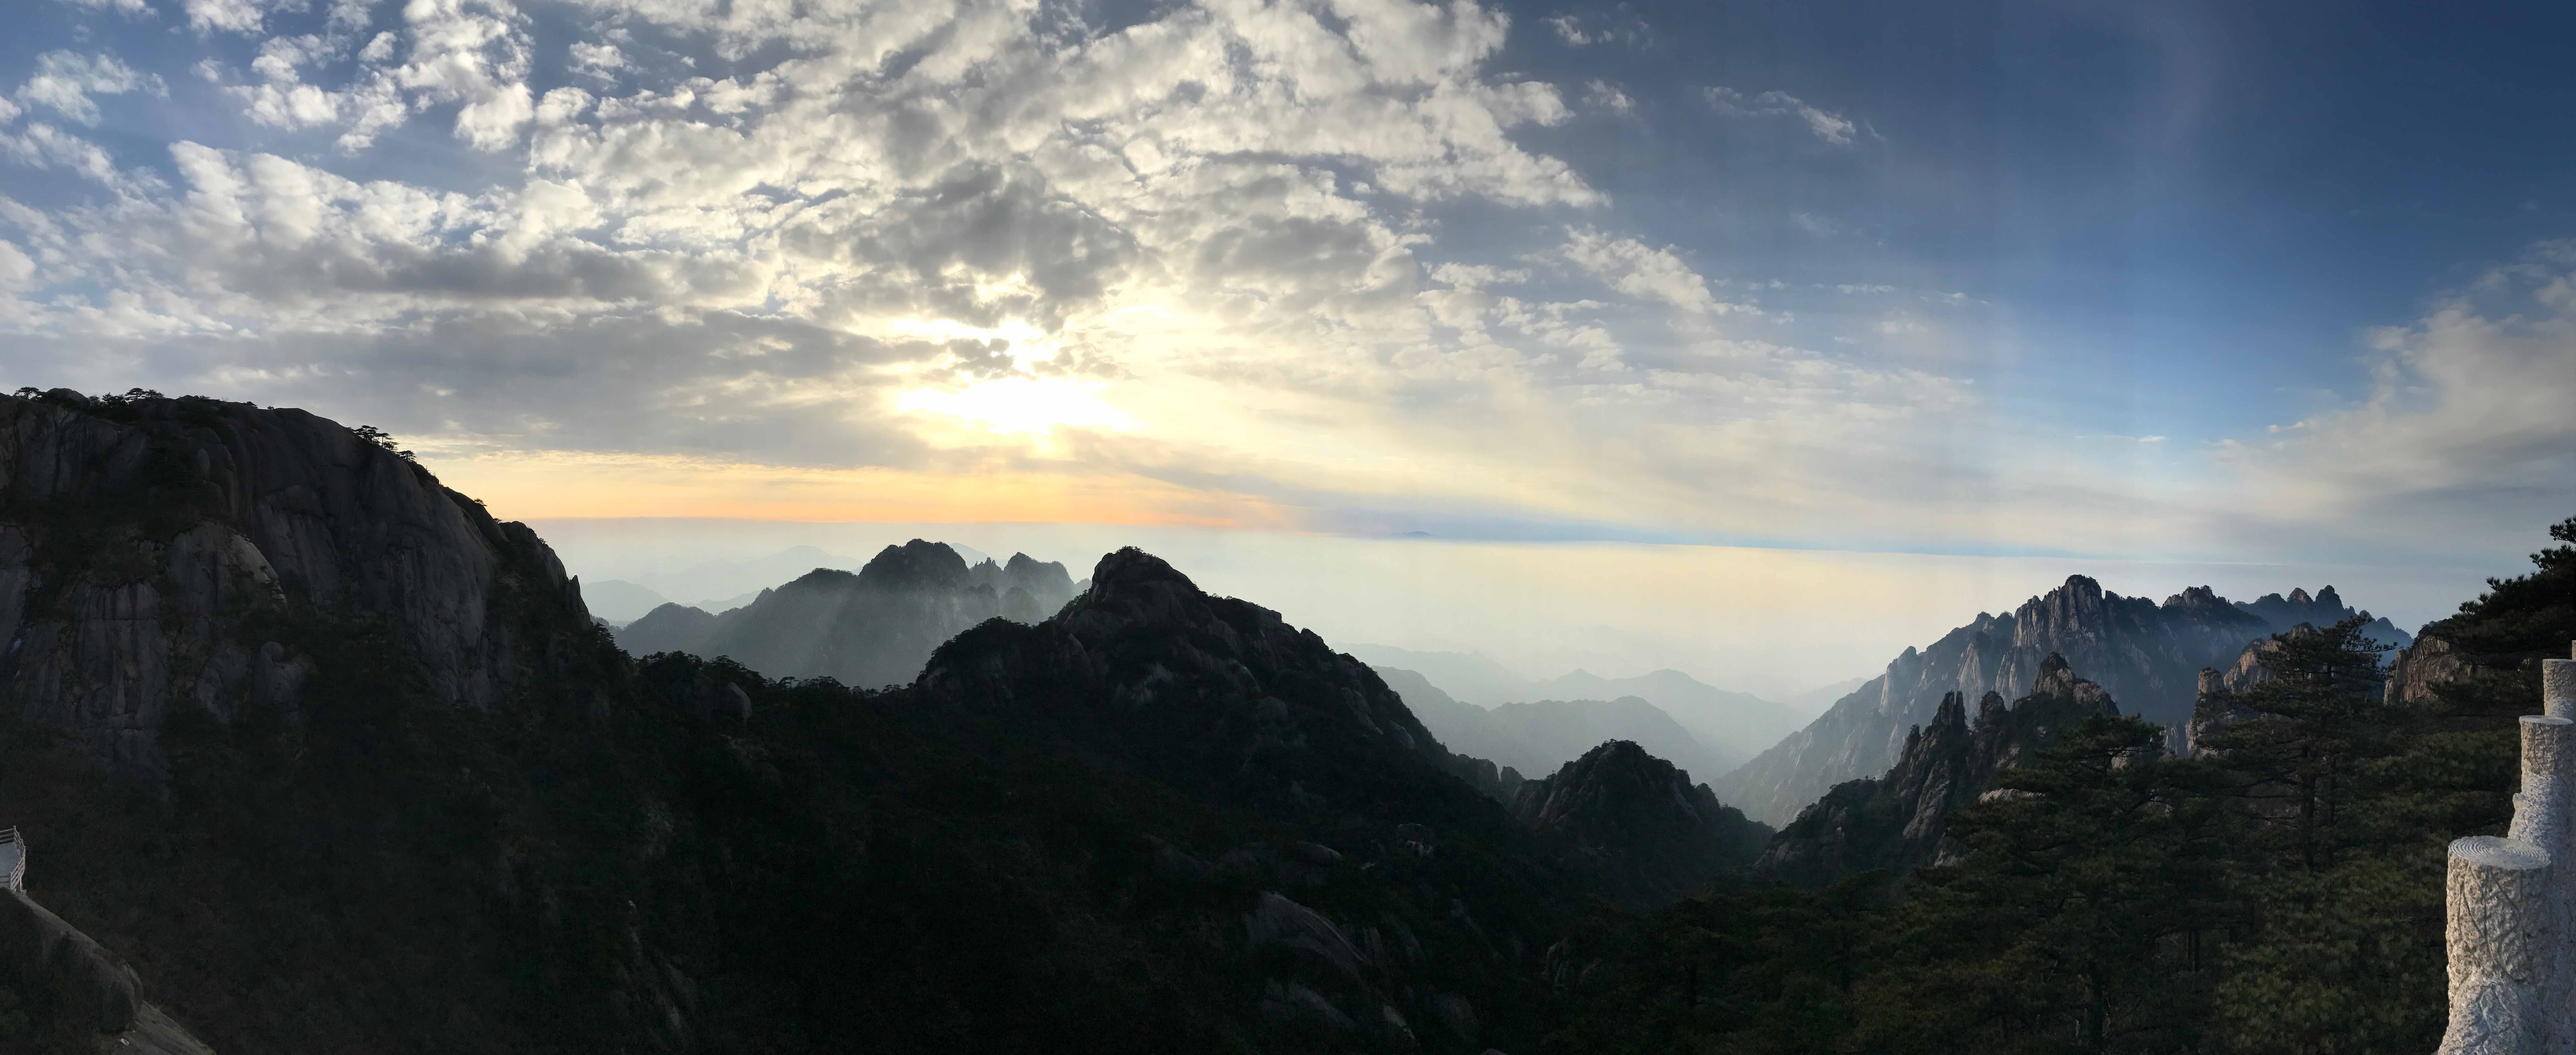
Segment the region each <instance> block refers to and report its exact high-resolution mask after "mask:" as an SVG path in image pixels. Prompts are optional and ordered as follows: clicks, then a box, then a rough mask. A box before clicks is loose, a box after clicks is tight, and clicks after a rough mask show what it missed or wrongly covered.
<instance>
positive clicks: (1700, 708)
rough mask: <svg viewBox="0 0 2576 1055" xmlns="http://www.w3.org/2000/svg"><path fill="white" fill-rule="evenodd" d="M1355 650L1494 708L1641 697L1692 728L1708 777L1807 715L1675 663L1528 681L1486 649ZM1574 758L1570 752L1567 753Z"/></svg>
mask: <svg viewBox="0 0 2576 1055" xmlns="http://www.w3.org/2000/svg"><path fill="white" fill-rule="evenodd" d="M1351 654H1352V655H1354V656H1358V657H1359V658H1360V661H1361V662H1363V663H1367V664H1368V665H1370V666H1372V667H1377V668H1379V669H1381V670H1383V669H1385V668H1388V667H1394V668H1398V669H1402V670H1411V671H1416V672H1418V673H1420V674H1421V675H1422V677H1423V678H1424V679H1425V680H1427V681H1428V682H1429V683H1430V684H1432V685H1436V686H1438V687H1439V688H1440V689H1441V690H1442V691H1443V692H1445V693H1447V694H1448V695H1449V696H1450V697H1452V698H1455V699H1457V700H1460V701H1463V702H1467V703H1472V704H1481V705H1483V706H1485V707H1489V708H1490V707H1498V706H1501V705H1502V704H1506V703H1527V702H1535V701H1541V700H1593V701H1609V700H1616V699H1618V698H1620V697H1623V696H1634V697H1637V698H1639V699H1642V700H1645V701H1646V702H1648V703H1651V704H1653V705H1655V707H1656V708H1657V709H1659V710H1661V711H1663V713H1664V714H1666V715H1668V716H1670V717H1671V719H1672V720H1673V721H1674V722H1677V723H1679V724H1680V725H1681V727H1682V728H1683V729H1686V730H1688V731H1689V733H1690V738H1691V740H1692V741H1693V742H1694V743H1695V744H1696V745H1698V748H1699V752H1700V753H1699V754H1698V755H1697V757H1698V758H1699V759H1700V760H1701V761H1702V762H1703V763H1704V764H1705V768H1704V769H1703V770H1702V771H1703V772H1705V773H1707V774H1708V775H1710V776H1714V775H1716V774H1717V773H1720V772H1723V771H1725V770H1728V769H1732V768H1734V767H1735V766H1737V765H1739V764H1741V763H1742V762H1743V761H1744V760H1745V759H1748V758H1751V757H1753V756H1754V755H1755V754H1756V753H1758V752H1760V751H1762V750H1763V749H1764V748H1767V747H1770V746H1771V745H1772V744H1775V743H1778V742H1779V741H1780V738H1781V737H1784V736H1787V735H1789V734H1790V733H1791V732H1794V731H1796V730H1797V728H1798V726H1799V725H1800V724H1801V722H1802V721H1803V720H1804V719H1803V717H1802V716H1801V715H1799V714H1798V713H1796V712H1794V711H1791V710H1789V709H1788V708H1785V707H1782V706H1780V705H1779V704H1776V703H1772V702H1771V701H1769V700H1765V699H1762V698H1761V697H1758V696H1750V695H1746V694H1744V693H1740V692H1729V691H1727V690H1725V689H1720V688H1716V687H1714V686H1710V685H1707V684H1704V683H1702V682H1700V681H1699V680H1698V679H1696V678H1693V677H1691V676H1690V675H1688V674H1684V673H1682V672H1681V671H1678V670H1658V671H1655V672H1653V673H1651V674H1641V675H1638V676H1636V677H1631V678H1605V677H1601V676H1600V675H1597V674H1593V673H1591V672H1589V671H1582V670H1577V671H1572V672H1570V673H1567V674H1564V675H1561V676H1559V677H1555V678H1551V679H1548V680H1546V681H1531V680H1529V679H1527V678H1523V677H1521V676H1520V675H1518V674H1514V673H1512V672H1511V671H1510V670H1508V669H1506V668H1504V667H1503V665H1502V664H1499V663H1496V662H1494V661H1493V660H1491V659H1488V658H1486V657H1485V655H1484V653H1481V652H1416V651H1412V650H1409V649H1401V648H1391V647H1388V646H1385V645H1354V646H1352V647H1351ZM1639 733H1640V734H1641V735H1646V736H1648V737H1649V739H1647V740H1643V741H1640V742H1642V743H1645V744H1647V747H1648V749H1649V750H1653V751H1656V752H1658V753H1661V752H1662V751H1664V750H1665V749H1666V748H1667V747H1668V746H1671V745H1665V744H1659V743H1657V742H1655V741H1654V740H1653V739H1651V737H1652V735H1653V734H1651V733H1645V732H1644V730H1639ZM1597 743H1600V741H1599V740H1594V741H1592V742H1591V743H1587V744H1583V745H1581V749H1580V750H1578V751H1576V752H1575V754H1580V753H1581V752H1582V751H1588V750H1591V749H1592V745H1593V744H1597ZM1551 753H1552V752H1551ZM1572 757H1574V755H1573V754H1569V755H1565V756H1564V758H1572ZM1560 761H1561V759H1556V758H1550V759H1548V760H1547V764H1548V766H1550V767H1553V766H1555V765H1556V764H1558V762H1560Z"/></svg>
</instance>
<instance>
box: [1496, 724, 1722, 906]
mask: <svg viewBox="0 0 2576 1055" xmlns="http://www.w3.org/2000/svg"><path fill="white" fill-rule="evenodd" d="M1512 813H1513V815H1515V816H1517V817H1519V818H1520V819H1521V821H1522V822H1523V823H1525V824H1528V825H1529V826H1530V827H1531V828H1532V829H1533V830H1535V831H1537V832H1538V833H1540V834H1541V835H1545V836H1549V837H1552V838H1556V839H1561V840H1563V841H1565V842H1566V843H1567V844H1569V845H1571V846H1572V847H1573V848H1574V850H1575V852H1576V853H1579V854H1581V855H1582V856H1583V857H1584V858H1585V859H1586V860H1588V861H1591V862H1592V863H1593V864H1594V865H1595V866H1597V867H1598V868H1599V869H1600V870H1601V873H1602V875H1603V876H1604V878H1605V882H1606V885H1607V886H1608V889H1609V891H1610V893H1611V896H1612V897H1613V899H1615V900H1617V901H1619V902H1620V903H1622V904H1624V905H1627V906H1629V907H1631V908H1640V909H1649V908H1656V907H1659V906H1662V905H1665V904H1669V903H1671V902H1673V901H1675V900H1677V899H1679V898H1681V897H1683V896H1686V895H1688V894H1690V893H1692V892H1693V891H1696V890H1698V889H1700V888H1702V887H1704V886H1707V885H1708V883H1709V881H1710V880H1712V879H1715V878H1716V877H1717V876H1718V875H1719V873H1722V872H1726V871H1729V870H1733V869H1738V868H1742V867H1744V866H1745V865H1747V864H1749V863H1751V862H1752V861H1753V859H1754V856H1755V855H1756V854H1759V853H1761V852H1762V846H1763V844H1764V843H1765V842H1767V841H1768V840H1769V839H1770V837H1771V829H1770V828H1769V827H1768V826H1765V825H1763V824H1760V823H1757V822H1755V821H1750V820H1746V819H1745V817H1744V814H1743V812H1742V811H1740V810H1737V809H1735V808H1733V807H1731V806H1726V805H1722V804H1720V803H1719V802H1718V801H1717V796H1716V795H1715V794H1713V793H1711V792H1710V791H1709V789H1708V785H1706V784H1692V783H1691V782H1690V774H1689V773H1687V772H1684V771H1682V770H1680V769H1676V768H1674V766H1673V764H1672V763H1670V762H1667V761H1664V760H1663V759H1660V758H1656V757H1655V756H1654V755H1652V754H1650V753H1648V752H1647V751H1646V749H1644V748H1642V747H1639V746H1637V745H1636V744H1634V743H1631V742H1629V741H1626V740H1613V741H1611V742H1609V743H1605V744H1602V745H1601V746H1599V747H1596V748H1593V749H1592V750H1591V751H1588V752H1586V753H1584V755H1583V757H1581V758H1578V759H1575V760H1574V761H1572V762H1568V763H1566V764H1565V766H1564V768H1562V769H1559V770H1557V771H1556V773H1555V774H1554V775H1552V776H1549V777H1548V778H1547V779H1545V780H1534V781H1531V782H1529V783H1527V784H1523V785H1521V790H1520V795H1519V796H1518V797H1517V798H1516V799H1515V800H1514V801H1513V803H1512Z"/></svg>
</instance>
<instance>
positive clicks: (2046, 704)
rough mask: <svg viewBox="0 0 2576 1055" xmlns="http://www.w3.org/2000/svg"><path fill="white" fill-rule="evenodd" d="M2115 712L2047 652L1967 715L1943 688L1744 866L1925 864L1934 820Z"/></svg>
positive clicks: (1772, 873)
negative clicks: (1922, 717)
mask: <svg viewBox="0 0 2576 1055" xmlns="http://www.w3.org/2000/svg"><path fill="white" fill-rule="evenodd" d="M2119 713H2120V710H2119V707H2118V706H2117V705H2116V704H2114V703H2113V702H2112V700H2111V697H2110V695H2109V694H2108V693H2106V692H2104V691H2103V690H2102V686H2100V685H2097V684H2094V683H2093V682H2090V681H2086V680H2084V679H2082V678H2079V677H2076V676H2075V674H2074V672H2073V671H2072V670H2070V669H2069V668H2068V667H2067V664H2066V660H2065V658H2064V657H2061V656H2059V655H2057V654H2056V653H2054V652H2052V653H2049V655H2048V657H2047V658H2045V659H2042V660H2041V661H2040V663H2039V671H2038V674H2037V675H2036V676H2035V677H2034V678H2033V679H2032V681H2031V686H2030V692H2029V694H2028V695H2025V696H2023V697H2022V698H2020V699H2018V700H2014V701H2013V702H2011V703H2010V704H2006V703H2005V702H2004V700H2003V697H2002V695H2000V694H1998V693H1993V692H1989V693H1987V694H1985V696H1984V698H1982V699H1980V700H1978V701H1977V716H1976V719H1975V721H1974V723H1973V724H1971V722H1970V720H1969V718H1968V714H1967V706H1966V703H1965V701H1964V699H1962V697H1961V696H1960V695H1959V694H1958V693H1956V692H1952V693H1947V694H1944V695H1943V697H1942V699H1941V705H1940V707H1939V709H1937V710H1936V711H1934V712H1933V715H1932V721H1931V722H1929V723H1927V724H1925V725H1921V726H1917V727H1915V728H1913V729H1912V730H1909V731H1908V732H1907V733H1906V737H1905V749H1904V751H1903V752H1901V753H1900V754H1898V756H1897V759H1896V764H1895V765H1894V766H1892V767H1889V769H1888V771H1887V774H1886V775H1885V776H1883V777H1879V778H1876V779H1862V780H1853V781H1846V782H1844V783H1842V784H1838V785H1835V786H1834V789H1833V790H1832V791H1828V792H1826V793H1825V796H1824V797H1823V798H1821V799H1818V800H1816V802H1815V803H1814V804H1812V805H1810V806H1808V807H1807V808H1806V809H1804V810H1801V811H1799V813H1798V818H1797V819H1796V820H1794V821H1791V822H1789V824H1788V825H1787V826H1785V827H1783V828H1781V829H1780V833H1779V835H1777V836H1776V837H1774V838H1773V839H1772V840H1771V844H1770V846H1768V847H1767V848H1765V849H1764V850H1763V851H1762V856H1761V859H1760V860H1759V861H1757V862H1755V864H1754V866H1753V870H1754V872H1755V873H1756V874H1758V875H1761V876H1764V877H1767V878H1771V879H1776V880H1779V881H1781V882H1784V883H1788V884H1790V885H1793V886H1801V887H1810V888H1813V887H1821V886H1824V885H1826V884H1828V883H1831V882H1833V881H1834V880H1836V879H1839V878H1841V877H1843V876H1846V875H1850V874H1852V873H1854V872H1861V871H1866V870H1869V869H1873V868H1881V869H1886V870H1888V871H1890V872H1894V873H1897V874H1903V873H1904V872H1907V871H1910V870H1912V869H1914V868H1915V867H1917V866H1920V865H1926V864H1932V863H1934V862H1935V861H1936V860H1938V859H1939V858H1940V857H1941V856H1942V855H1943V853H1944V852H1945V850H1947V849H1948V848H1947V847H1945V845H1944V844H1943V842H1942V834H1943V829H1944V821H1945V820H1946V819H1947V818H1948V817H1949V815H1950V813H1951V812H1952V811H1954V810H1957V809H1959V808H1960V807H1963V806H1965V805H1967V804H1968V803H1971V802H1974V801H1976V800H1977V798H1978V797H1979V796H1981V795H1984V794H1986V793H1987V792H1989V791H1991V790H1992V789H1993V788H1994V786H1995V775H1996V774H1997V773H1998V772H2001V771H2002V770H2004V769H2006V768H2009V767H2012V766H2016V765H2019V764H2021V762H2022V760H2023V759H2025V758H2027V757H2029V756H2030V753H2031V752H2034V751H2038V750H2040V749H2042V748H2045V747H2047V746H2048V745H2049V744H2051V743H2053V742H2054V741H2055V740H2056V738H2057V734H2058V733H2059V731H2061V730H2064V729H2067V728H2071V727H2073V726H2074V725H2075V724H2076V723H2079V722H2082V721H2083V720H2084V718H2085V717H2086V716H2088V715H2094V714H2108V715H2115V716H2116V715H2117V714H2119Z"/></svg>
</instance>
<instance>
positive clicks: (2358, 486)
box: [2219, 241, 2576, 552]
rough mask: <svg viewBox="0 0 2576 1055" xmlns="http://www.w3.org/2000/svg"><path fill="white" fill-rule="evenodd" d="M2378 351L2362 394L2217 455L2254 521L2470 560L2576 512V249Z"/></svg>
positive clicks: (2504, 276) (2441, 313)
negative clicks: (2323, 528)
mask: <svg viewBox="0 0 2576 1055" xmlns="http://www.w3.org/2000/svg"><path fill="white" fill-rule="evenodd" d="M2368 348H2369V356H2368V358H2367V359H2366V365H2367V366H2368V369H2369V386H2368V390H2367V392H2366V393H2365V394H2363V395H2362V396H2360V397H2359V398H2357V399H2353V400H2350V401H2338V402H2335V403H2331V404H2329V405H2327V406H2325V407H2323V408H2321V409H2319V410H2318V411H2317V412H2315V413H2313V414H2310V415H2308V416H2306V417H2303V418H2300V419H2298V420H2296V421H2293V422H2290V423H2288V424H2284V425H2275V426H2273V427H2272V428H2271V429H2270V430H2269V431H2267V432H2266V433H2265V434H2264V435H2263V436H2261V437H2260V438H2253V439H2246V440H2240V441H2234V442H2230V443H2227V444H2225V445H2224V446H2222V448H2221V449H2220V451H2219V456H2220V458H2221V459H2222V461H2223V462H2225V463H2227V464H2229V465H2230V466H2232V467H2233V468H2234V469H2235V470H2236V471H2237V473H2238V474H2239V477H2238V482H2237V486H2238V488H2239V489H2240V490H2241V493H2243V494H2245V495H2249V496H2255V497H2256V499H2257V501H2256V504H2255V505H2254V506H2253V507H2252V508H2251V509H2249V510H2247V512H2248V513H2250V514H2252V515H2256V516H2260V517H2262V518H2265V519H2267V520H2270V521H2272V522H2274V523H2276V524H2281V525H2292V524H2298V523H2301V522H2307V521H2323V522H2325V523H2329V524H2332V525H2334V526H2333V527H2332V528H2331V529H2330V530H2329V534H2330V536H2331V537H2332V538H2331V541H2333V542H2334V543H2335V544H2341V545H2363V544H2375V545H2381V546H2389V545H2396V544H2399V540H2400V539H2405V540H2410V541H2409V542H2408V543H2407V544H2412V545H2426V546H2428V547H2432V546H2449V547H2456V548H2457V549H2458V551H2461V552H2477V551H2481V550H2483V551H2488V552H2492V551H2496V550H2503V551H2506V552H2510V551H2511V547H2514V546H2518V545H2520V544H2521V540H2523V539H2524V538H2525V537H2526V536H2528V535H2529V533H2530V530H2531V525H2532V524H2534V523H2546V522H2550V521H2554V520H2557V519H2560V518H2563V517H2565V516H2567V515H2568V513H2569V512H2570V509H2569V507H2570V505H2571V503H2572V502H2576V487H2571V485H2570V484H2569V482H2568V481H2570V480H2571V479H2576V415H2571V414H2570V413H2569V410H2568V408H2570V407H2576V242H2565V241H2556V242H2544V243H2541V244H2539V245H2536V246H2534V247H2532V248H2531V249H2530V250H2529V251H2528V252H2527V253H2526V254H2525V255H2524V256H2523V257H2522V258H2521V259H2520V260H2517V261H2516V262H2514V263H2512V264H2508V265H2505V266H2500V267H2496V268H2493V269H2491V270H2489V271H2488V272H2486V273H2485V274H2484V275H2482V276H2480V277H2479V278H2478V279H2477V280H2476V281H2474V282H2472V283H2470V284H2469V285H2467V286H2466V287H2464V288H2462V289H2459V290H2456V291H2453V292H2451V293H2449V294H2446V295H2444V296H2442V297H2440V298H2438V299H2437V300H2436V301H2435V303H2434V304H2433V305H2432V306H2431V308H2430V310H2428V311H2427V312H2426V313H2425V314H2424V315H2423V316H2422V317H2420V318H2418V319H2416V320H2415V321H2414V322H2411V323H2408V324H2406V325H2403V326H2391V327H2384V328H2381V329H2378V330H2374V331H2372V332H2371V333H2370V334H2369V335H2368ZM2435 539H2439V540H2441V541H2440V542H2438V543H2435V542H2432V541H2431V540H2435Z"/></svg>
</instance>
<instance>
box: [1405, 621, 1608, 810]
mask: <svg viewBox="0 0 2576 1055" xmlns="http://www.w3.org/2000/svg"><path fill="white" fill-rule="evenodd" d="M1354 655H1356V653H1354ZM1370 669H1372V670H1375V671H1376V672H1377V675H1378V677H1379V678H1380V679H1381V680H1383V681H1385V682H1386V687H1387V688H1388V689H1389V690H1391V691H1393V692H1394V693H1395V694H1396V696H1398V697H1399V698H1401V699H1403V700H1404V706H1405V707H1406V708H1407V709H1409V710H1411V711H1412V712H1413V716H1414V717H1416V718H1419V719H1421V720H1422V727H1423V728H1425V729H1428V730H1430V731H1431V735H1433V736H1435V737H1438V738H1439V739H1440V742H1441V744H1443V745H1444V746H1446V747H1448V748H1449V749H1450V750H1452V751H1455V752H1457V753H1459V754H1462V755H1470V756H1473V757H1476V758H1484V759H1491V760H1492V761H1493V762H1494V763H1495V764H1496V765H1498V766H1501V767H1503V771H1504V772H1506V773H1509V774H1510V776H1509V777H1508V778H1507V779H1508V780H1509V781H1511V782H1513V783H1518V782H1519V781H1520V780H1521V773H1520V770H1519V767H1522V766H1528V767H1530V769H1529V771H1530V772H1535V773H1544V772H1547V771H1548V770H1549V767H1551V766H1554V765H1557V764H1559V760H1557V759H1552V758H1550V757H1549V756H1550V755H1552V754H1554V751H1552V750H1542V749H1540V748H1538V747H1536V746H1533V745H1532V744H1530V742H1529V741H1527V740H1524V739H1522V738H1521V734H1520V733H1519V732H1518V731H1517V730H1514V729H1511V728H1508V727H1506V726H1505V725H1504V724H1503V723H1502V721H1501V719H1498V718H1496V717H1495V716H1494V712H1493V711H1491V710H1488V709H1486V708H1483V707H1478V706H1476V705H1475V704H1472V703H1461V702H1459V701H1458V700H1456V699H1454V698H1452V697H1451V696H1450V695H1449V694H1448V693H1446V692H1442V691H1440V689H1439V687H1438V686H1435V685H1433V684H1431V682H1430V680H1429V679H1427V678H1424V677H1423V676H1422V675H1421V673H1419V672H1417V671H1410V670H1406V669H1404V668H1402V667H1382V666H1374V665H1372V666H1371V668H1370ZM1596 742H1597V741H1596ZM1588 749H1589V748H1588V747H1587V748H1586V750H1588ZM1576 753H1577V754H1580V753H1581V752H1580V751H1578V752H1576ZM1566 757H1569V758H1570V757H1572V756H1571V755H1569V756H1566ZM1533 760H1542V761H1539V762H1536V763H1534V762H1533Z"/></svg>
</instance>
